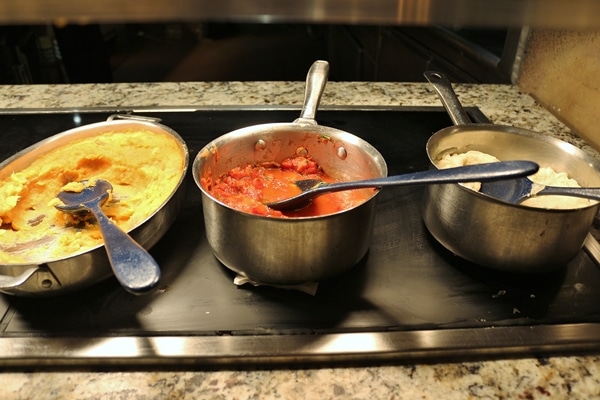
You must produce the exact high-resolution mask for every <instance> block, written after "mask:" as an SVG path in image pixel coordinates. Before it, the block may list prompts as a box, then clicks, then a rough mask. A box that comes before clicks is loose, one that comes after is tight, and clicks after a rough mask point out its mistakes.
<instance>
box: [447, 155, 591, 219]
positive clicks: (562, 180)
mask: <svg viewBox="0 0 600 400" xmlns="http://www.w3.org/2000/svg"><path fill="white" fill-rule="evenodd" d="M498 161H500V160H499V159H497V158H496V157H494V156H493V155H490V154H487V153H483V152H480V151H476V150H471V151H467V152H465V153H454V154H446V155H444V156H443V157H442V158H440V159H439V160H438V161H437V162H436V165H437V167H438V168H440V169H444V168H451V167H460V166H463V165H474V164H483V163H490V162H498ZM528 178H529V179H530V180H532V181H533V182H535V183H539V184H540V185H545V186H563V187H581V186H580V185H579V182H577V180H575V179H573V178H570V177H569V176H568V175H567V173H565V172H557V171H555V170H554V169H552V168H551V167H540V169H539V170H538V172H536V173H535V174H533V175H530V176H529V177H528ZM461 185H463V186H465V187H468V188H469V189H472V190H475V191H479V190H480V189H481V183H480V182H465V183H461ZM521 204H522V205H525V206H529V207H537V208H549V209H572V208H582V207H588V206H590V205H592V204H594V201H592V200H588V199H584V198H580V197H572V196H555V195H548V196H539V197H536V196H533V197H531V198H528V199H527V200H525V201H523V202H522V203H521Z"/></svg>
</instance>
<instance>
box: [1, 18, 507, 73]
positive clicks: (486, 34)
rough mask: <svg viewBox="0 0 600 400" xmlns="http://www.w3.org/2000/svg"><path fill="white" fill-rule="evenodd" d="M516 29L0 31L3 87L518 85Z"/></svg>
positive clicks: (191, 26) (219, 26) (205, 26)
mask: <svg viewBox="0 0 600 400" xmlns="http://www.w3.org/2000/svg"><path fill="white" fill-rule="evenodd" d="M506 47H507V29H465V28H446V27H440V26H427V27H417V26H415V27H410V26H408V27H407V26H403V27H398V26H370V25H310V24H258V23H256V24H233V23H162V24H118V25H107V24H103V25H94V24H93V25H67V26H61V27H59V26H3V27H0V84H31V83H34V84H35V83H109V82H164V81H171V82H183V81H266V80H293V81H303V80H304V79H305V77H306V72H307V71H308V68H309V67H310V65H311V64H312V62H313V61H315V60H316V59H325V60H327V61H329V63H330V66H331V69H330V79H331V80H335V81H402V82H419V81H423V77H422V73H423V71H425V70H427V69H436V70H439V71H442V72H445V73H446V74H447V75H448V76H449V77H450V78H451V79H452V80H453V81H454V82H473V83H478V82H480V83H510V74H509V73H507V72H506V71H502V70H500V69H499V67H498V64H499V63H500V59H501V57H502V55H503V52H504V51H505V49H506Z"/></svg>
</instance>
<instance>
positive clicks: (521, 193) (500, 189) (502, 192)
mask: <svg viewBox="0 0 600 400" xmlns="http://www.w3.org/2000/svg"><path fill="white" fill-rule="evenodd" d="M479 191H480V192H481V193H485V194H487V195H488V196H492V197H494V198H496V199H499V200H504V201H506V202H508V203H515V204H519V203H522V202H524V201H525V200H527V199H528V198H530V197H534V196H548V195H558V196H572V197H583V198H586V199H593V200H600V188H578V187H563V186H545V185H542V184H539V183H535V182H533V181H532V180H531V179H529V178H527V177H525V178H517V179H510V180H505V181H501V182H500V181H498V182H486V183H483V184H482V185H481V189H480V190H479Z"/></svg>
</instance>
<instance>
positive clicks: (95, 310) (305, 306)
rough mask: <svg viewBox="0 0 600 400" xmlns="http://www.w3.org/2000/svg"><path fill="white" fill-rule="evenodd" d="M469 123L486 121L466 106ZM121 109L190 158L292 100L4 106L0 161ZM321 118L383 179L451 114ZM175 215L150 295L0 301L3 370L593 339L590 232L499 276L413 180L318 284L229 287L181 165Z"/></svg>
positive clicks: (390, 112) (387, 196)
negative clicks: (372, 162)
mask: <svg viewBox="0 0 600 400" xmlns="http://www.w3.org/2000/svg"><path fill="white" fill-rule="evenodd" d="M468 111H469V114H470V115H471V117H472V118H473V119H474V120H475V121H477V122H486V118H485V116H483V115H482V114H481V112H479V110H477V109H469V110H468ZM119 112H133V113H134V114H139V115H146V116H152V117H158V118H161V119H162V123H163V124H165V125H167V126H169V127H171V128H173V129H174V130H175V131H177V132H178V133H179V134H180V135H181V136H182V137H183V138H184V140H185V141H186V143H187V145H188V147H189V150H190V154H192V155H193V154H196V153H197V152H198V150H199V149H200V148H202V147H203V146H204V145H205V144H206V143H207V142H209V141H210V140H212V139H214V138H215V137H217V136H219V135H222V134H223V133H225V132H228V131H231V130H233V129H236V128H240V127H243V126H248V125H255V124H261V123H268V122H277V121H291V120H293V119H294V118H295V117H296V116H297V114H298V109H296V108H218V109H214V108H210V109H208V108H206V109H194V108H189V109H187V108H185V109H181V108H179V109H161V108H153V109H144V110H120V109H93V110H92V109H86V110H23V111H19V112H15V111H4V112H2V113H0V124H1V126H2V132H1V133H0V135H2V143H3V145H2V146H1V147H0V158H2V159H5V158H7V157H8V156H10V155H11V154H13V153H14V152H16V151H17V150H19V149H21V148H24V147H26V146H27V145H29V144H32V143H35V142H37V141H39V140H40V139H42V138H44V137H47V136H50V135H52V134H55V133H57V132H61V131H63V130H66V129H70V128H73V127H75V126H79V125H82V124H87V123H92V122H98V121H103V120H105V119H106V118H107V116H108V115H111V114H114V113H119ZM317 120H318V121H319V123H321V124H324V125H327V126H332V127H335V128H339V129H342V130H346V131H349V132H352V133H354V134H356V135H358V136H361V137H362V138H364V139H365V140H367V141H368V142H370V143H371V144H373V145H374V146H376V147H377V148H378V149H379V150H380V151H381V152H382V154H383V156H384V157H385V159H386V161H387V163H388V167H389V169H390V171H389V173H390V174H399V173H403V172H407V171H411V170H422V169H426V168H428V161H427V156H426V153H425V143H426V141H427V139H428V137H429V136H430V135H431V134H432V133H434V132H436V131H438V130H439V129H441V128H443V127H446V126H449V125H451V122H450V120H449V118H448V116H447V114H446V113H445V111H444V110H443V109H442V108H441V107H411V108H406V107H396V108H386V107H376V108H353V107H345V108H327V107H324V108H322V110H320V111H319V114H318V116H317ZM186 179H188V180H190V181H189V182H188V185H187V193H186V200H185V204H184V207H183V210H182V212H181V214H180V216H179V218H178V219H177V220H176V221H175V224H174V226H173V227H172V228H171V229H170V230H169V231H168V232H167V234H166V235H165V236H164V237H163V239H162V240H161V241H160V242H159V243H158V244H157V245H156V246H155V247H154V248H153V249H152V254H153V255H154V256H155V258H156V259H157V261H158V262H159V263H160V264H161V266H162V271H163V286H162V288H161V290H160V292H159V293H157V294H154V295H151V296H141V297H135V296H132V295H130V294H128V293H127V292H125V291H124V290H123V289H122V288H121V287H120V285H119V284H118V283H117V282H116V281H115V280H113V279H109V280H107V281H105V282H102V283H100V284H98V285H95V286H93V287H92V288H90V289H89V290H84V291H81V292H77V293H74V294H70V295H66V296H62V297H56V298H50V299H31V298H20V297H11V296H6V295H2V296H1V297H0V312H1V314H0V315H2V319H1V320H0V365H4V366H37V367H39V366H44V365H45V366H48V367H54V366H57V365H59V366H69V365H100V366H102V365H149V364H160V365H174V366H175V365H182V364H195V365H204V366H210V365H220V364H230V365H231V364H235V365H240V364H246V365H248V364H273V363H277V364H281V365H283V364H285V365H293V364H301V363H313V362H315V363H320V364H321V365H322V364H323V363H326V364H335V363H341V362H346V363H347V362H361V363H365V362H367V363H377V362H383V361H389V360H394V361H397V362H398V361H400V362H401V361H406V360H414V359H439V358H441V357H444V358H454V359H460V360H464V359H469V358H481V357H499V356H502V357H505V356H514V355H531V354H559V353H561V354H562V353H573V352H593V351H597V350H598V349H599V348H600V347H599V346H600V270H599V268H598V264H597V262H596V260H597V259H599V258H598V257H599V255H600V251H599V249H600V246H599V245H598V242H597V241H596V240H595V239H594V238H593V237H592V236H591V235H590V237H589V238H588V241H587V242H586V247H585V249H584V250H582V251H581V252H580V253H579V254H578V255H577V257H576V258H575V259H573V260H572V261H571V262H570V263H569V264H568V265H567V266H565V267H564V268H562V269H560V270H558V271H555V272H553V273H549V274H544V275H537V276H520V275H509V274H503V273H499V272H494V271H492V270H487V269H485V268H481V267H479V266H476V265H472V264H470V263H468V262H465V261H464V260H462V259H460V258H458V257H456V256H454V255H452V254H450V253H449V252H448V251H447V250H445V249H444V248H443V247H442V246H440V245H439V244H438V243H437V242H436V241H435V240H434V239H433V238H432V237H431V236H430V235H429V233H428V232H427V230H426V229H425V227H424V225H423V222H422V218H421V197H422V192H423V188H421V187H410V188H388V189H387V190H383V191H382V193H381V194H380V197H379V199H378V211H377V217H376V226H375V233H374V238H373V244H372V246H371V249H370V251H369V252H368V254H367V256H366V257H365V258H364V259H363V260H362V261H361V262H360V263H359V264H358V265H357V266H356V267H355V268H353V269H352V270H350V271H349V272H348V273H345V274H343V275H342V276H339V277H338V278H335V279H333V280H330V281H327V282H323V283H321V284H320V286H319V288H318V291H317V293H316V295H314V296H311V295H308V294H305V293H302V292H298V291H290V290H283V289H276V288H271V287H254V286H241V287H237V286H235V285H234V284H233V278H234V276H233V274H232V272H230V271H229V270H228V269H227V268H225V267H224V266H222V265H220V264H219V262H218V261H217V260H216V259H215V258H214V257H213V255H212V253H211V251H210V249H209V247H208V244H207V242H206V238H205V236H204V227H203V222H202V208H201V203H200V193H199V191H198V190H197V188H196V187H195V186H194V185H193V182H191V171H188V176H187V178H186Z"/></svg>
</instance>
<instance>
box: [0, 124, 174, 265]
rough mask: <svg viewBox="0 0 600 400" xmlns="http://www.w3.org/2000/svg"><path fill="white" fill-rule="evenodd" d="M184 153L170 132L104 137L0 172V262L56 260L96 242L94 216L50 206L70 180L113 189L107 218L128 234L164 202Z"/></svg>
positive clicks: (82, 141)
mask: <svg viewBox="0 0 600 400" xmlns="http://www.w3.org/2000/svg"><path fill="white" fill-rule="evenodd" d="M184 166H185V154H184V152H183V151H182V150H181V146H180V144H179V142H178V141H177V140H176V139H175V138H174V137H172V136H171V135H168V134H162V133H159V132H153V131H149V130H141V131H138V130H135V131H123V132H118V131H115V132H106V133H102V134H98V135H95V136H91V137H82V138H79V139H78V138H75V139H74V140H73V141H71V142H69V143H67V144H65V145H62V146H59V147H56V148H52V149H50V150H49V151H48V152H46V153H43V154H41V155H40V156H39V157H37V158H36V159H35V160H34V161H33V162H32V163H31V164H30V165H29V166H27V167H25V168H23V169H21V170H18V171H9V170H8V168H11V166H10V164H9V165H7V166H6V167H5V169H4V170H2V171H0V177H2V179H0V222H1V226H0V263H5V264H18V263H25V262H26V263H39V262H47V261H51V260H57V259H62V258H65V257H68V256H70V255H75V254H78V253H81V252H83V251H85V250H88V249H91V248H93V247H96V246H98V245H100V244H102V235H101V233H100V230H99V228H98V226H97V224H96V221H95V219H94V218H78V217H76V216H73V215H71V214H69V213H64V212H61V211H59V210H57V209H55V208H54V204H55V202H56V196H57V194H58V193H59V192H60V191H61V190H62V189H63V188H64V187H65V186H69V185H73V182H80V181H84V180H95V179H106V180H107V181H109V182H110V183H111V184H112V186H113V191H112V195H111V199H110V200H109V201H108V202H106V203H105V204H104V205H103V211H104V212H105V213H106V215H107V216H108V217H109V218H110V219H111V220H112V221H113V222H115V223H116V224H117V225H119V226H120V227H121V229H123V230H125V231H130V230H131V229H133V228H135V227H137V226H138V225H140V224H141V223H142V222H144V221H145V220H146V219H147V218H148V217H149V216H151V215H152V214H153V213H154V212H155V211H156V210H157V209H159V208H160V207H161V205H162V204H163V203H164V202H165V201H166V200H167V199H168V198H169V197H170V195H171V194H172V193H173V191H174V190H175V189H176V188H177V185H178V184H179V182H180V179H181V176H182V171H183V168H184Z"/></svg>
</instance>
